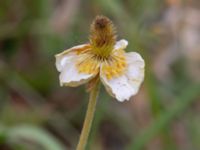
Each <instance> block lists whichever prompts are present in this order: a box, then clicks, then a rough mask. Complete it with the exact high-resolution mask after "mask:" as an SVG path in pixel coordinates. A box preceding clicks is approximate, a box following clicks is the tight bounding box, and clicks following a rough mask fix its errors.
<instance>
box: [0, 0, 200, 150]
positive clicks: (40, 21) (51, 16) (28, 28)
mask: <svg viewBox="0 0 200 150" xmlns="http://www.w3.org/2000/svg"><path fill="white" fill-rule="evenodd" d="M199 8H200V2H199V1H198V0H184V1H181V0H163V1H159V0H93V1H83V0H34V1H31V0H18V1H14V0H4V1H0V149H2V150H27V149H28V150H40V149H41V150H43V149H46V150H64V149H72V150H73V149H75V146H76V144H77V141H78V138H79V134H80V131H81V128H82V124H83V119H84V114H85V111H86V105H87V99H88V93H86V92H85V88H84V86H82V87H78V88H68V87H60V86H59V81H58V73H57V71H56V68H55V58H54V54H56V53H59V52H61V51H63V50H64V49H67V48H69V47H72V46H74V45H78V44H82V43H85V42H88V35H89V27H90V23H91V22H92V20H93V18H94V17H95V16H96V15H105V16H107V17H109V18H110V19H112V20H113V22H114V24H115V25H116V27H117V31H118V39H122V38H125V39H127V40H128V41H129V46H128V48H127V50H126V51H137V52H139V53H141V54H142V56H143V57H144V59H145V61H146V76H145V81H144V83H143V85H142V87H141V89H140V92H139V93H138V95H137V96H135V97H133V98H132V99H131V100H130V101H128V102H124V103H119V102H117V101H116V100H114V99H112V98H111V97H110V96H109V95H108V94H107V93H106V92H105V90H104V89H103V88H102V91H101V94H100V96H99V101H98V104H97V110H96V116H95V120H94V123H93V127H92V133H91V135H90V137H89V143H88V145H87V150H102V149H103V150H125V149H130V150H144V149H145V150H169V149H170V150H198V149H200V143H199V141H200V126H199V124H200V119H199V115H198V114H199V113H200V102H199V99H200V82H199V81H200V67H199V66H200V46H199V43H200V9H199Z"/></svg>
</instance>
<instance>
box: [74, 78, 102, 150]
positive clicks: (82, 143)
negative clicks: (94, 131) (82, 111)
mask: <svg viewBox="0 0 200 150" xmlns="http://www.w3.org/2000/svg"><path fill="white" fill-rule="evenodd" d="M99 87H100V86H99V81H98V82H97V83H96V85H95V87H94V88H93V89H92V90H91V92H90V99H89V103H88V108H87V112H86V116H85V121H84V124H83V129H82V131H81V136H80V139H79V142H78V145H77V148H76V150H84V149H85V147H86V144H87V140H88V136H89V133H90V129H91V125H92V121H93V118H94V113H95V109H96V103H97V97H98V94H99Z"/></svg>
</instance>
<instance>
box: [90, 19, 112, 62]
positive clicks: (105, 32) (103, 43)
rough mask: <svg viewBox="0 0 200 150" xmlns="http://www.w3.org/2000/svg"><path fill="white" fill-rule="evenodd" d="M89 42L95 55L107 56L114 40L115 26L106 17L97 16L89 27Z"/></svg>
mask: <svg viewBox="0 0 200 150" xmlns="http://www.w3.org/2000/svg"><path fill="white" fill-rule="evenodd" d="M90 32H91V34H90V44H91V48H92V51H93V53H94V54H95V55H97V56H99V57H102V58H107V57H109V56H110V54H111V52H112V50H113V48H114V45H115V42H116V35H115V28H114V26H113V24H112V22H111V20H109V19H108V18H107V17H104V16H98V17H97V18H96V19H95V20H94V21H93V23H92V25H91V29H90Z"/></svg>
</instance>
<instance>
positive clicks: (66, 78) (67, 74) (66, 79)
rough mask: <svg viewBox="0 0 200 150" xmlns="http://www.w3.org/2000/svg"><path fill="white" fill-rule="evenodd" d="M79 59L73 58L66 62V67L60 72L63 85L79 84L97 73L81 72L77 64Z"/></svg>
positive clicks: (73, 85)
mask: <svg viewBox="0 0 200 150" xmlns="http://www.w3.org/2000/svg"><path fill="white" fill-rule="evenodd" d="M76 60H77V59H71V60H70V61H69V62H67V63H65V66H64V68H63V69H62V71H61V74H60V77H59V78H60V85H61V86H63V85H65V86H72V87H75V86H79V85H81V84H84V83H86V82H88V81H89V80H90V79H92V78H93V77H94V76H95V74H86V73H79V72H78V70H77V68H76V66H75V64H76Z"/></svg>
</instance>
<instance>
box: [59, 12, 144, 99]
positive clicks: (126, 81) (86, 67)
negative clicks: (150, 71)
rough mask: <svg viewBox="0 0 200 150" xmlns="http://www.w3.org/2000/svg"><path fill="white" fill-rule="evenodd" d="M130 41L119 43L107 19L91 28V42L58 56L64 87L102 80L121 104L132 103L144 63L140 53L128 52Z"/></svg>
mask: <svg viewBox="0 0 200 150" xmlns="http://www.w3.org/2000/svg"><path fill="white" fill-rule="evenodd" d="M127 45H128V42H127V41H126V40H124V39H123V40H120V41H116V35H115V28H114V26H113V24H112V22H111V21H110V20H109V19H108V18H107V17H104V16H98V17H96V19H95V20H94V22H93V23H92V25H91V34H90V42H89V43H87V44H82V45H78V46H75V47H72V48H70V49H67V50H65V51H64V52H62V53H60V54H57V55H56V56H55V57H56V67H57V70H58V71H59V72H60V76H59V79H60V85H61V86H71V87H75V86H79V85H81V84H84V83H87V82H89V83H92V82H95V79H100V80H101V81H102V83H103V84H104V86H105V88H106V90H107V91H108V93H109V94H110V95H111V96H113V97H115V98H116V99H117V100H118V101H121V102H122V101H124V100H129V99H130V97H131V96H133V95H135V94H136V93H137V92H138V89H139V87H140V85H141V83H142V81H143V79H144V60H143V59H142V57H141V56H140V54H138V53H136V52H129V53H125V51H124V49H125V48H126V47H127Z"/></svg>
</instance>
